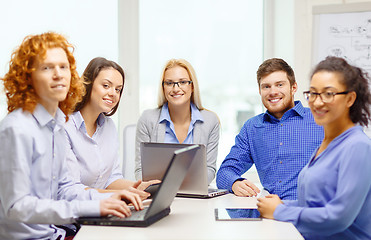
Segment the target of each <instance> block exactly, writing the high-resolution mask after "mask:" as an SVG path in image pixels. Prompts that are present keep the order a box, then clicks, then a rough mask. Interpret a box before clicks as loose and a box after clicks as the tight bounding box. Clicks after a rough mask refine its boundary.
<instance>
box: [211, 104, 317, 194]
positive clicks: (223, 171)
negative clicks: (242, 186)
mask: <svg viewBox="0 0 371 240" xmlns="http://www.w3.org/2000/svg"><path fill="white" fill-rule="evenodd" d="M323 136H324V133H323V128H322V127H321V126H318V125H317V124H316V123H315V122H314V119H313V116H312V114H311V112H310V109H309V108H304V107H303V105H302V104H301V103H300V102H299V101H296V102H295V107H293V108H291V109H290V110H288V111H287V112H285V113H284V115H283V116H282V118H281V119H280V120H278V119H276V118H275V117H274V116H272V115H271V114H269V112H268V111H267V112H265V113H262V114H260V115H258V116H255V117H253V118H250V119H249V120H247V121H246V123H245V124H244V126H243V127H242V129H241V131H240V133H239V134H238V135H237V136H236V143H235V145H234V146H233V147H232V148H231V151H230V152H229V154H228V155H227V157H226V158H225V159H224V161H223V163H222V164H221V166H220V168H219V170H218V173H217V176H216V183H217V186H218V188H223V189H229V190H230V191H231V192H232V185H233V183H234V182H235V181H236V180H238V179H242V178H241V175H242V174H244V173H245V172H246V171H247V170H249V169H250V167H251V166H252V165H253V164H255V166H256V169H257V172H258V174H259V178H260V182H261V183H262V185H263V187H264V188H266V189H267V190H268V191H269V192H270V193H272V194H277V195H278V196H279V197H280V198H281V199H296V198H297V191H296V188H297V178H298V175H299V173H300V171H301V169H302V168H303V167H304V166H305V165H306V164H307V163H308V161H309V158H310V156H311V154H312V153H313V151H314V150H315V149H316V148H317V147H318V146H319V145H320V143H321V141H322V139H323Z"/></svg>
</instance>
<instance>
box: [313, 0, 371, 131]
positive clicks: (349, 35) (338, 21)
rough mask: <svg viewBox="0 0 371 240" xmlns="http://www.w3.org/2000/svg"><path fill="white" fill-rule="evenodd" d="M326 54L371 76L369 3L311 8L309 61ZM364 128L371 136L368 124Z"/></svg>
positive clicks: (315, 61)
mask: <svg viewBox="0 0 371 240" xmlns="http://www.w3.org/2000/svg"><path fill="white" fill-rule="evenodd" d="M327 56H336V57H342V58H344V59H346V60H347V62H348V63H349V64H351V65H354V66H357V67H359V68H362V69H363V70H364V71H366V72H367V73H368V75H369V76H370V77H371V3H361V4H343V5H327V6H316V7H314V8H313V47H312V65H313V66H315V65H316V64H317V63H319V62H320V61H322V60H324V59H325V58H326V57H327ZM370 84H371V82H370ZM365 132H366V134H367V135H368V136H369V137H371V126H369V128H368V129H365Z"/></svg>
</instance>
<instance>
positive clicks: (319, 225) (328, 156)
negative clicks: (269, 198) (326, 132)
mask: <svg viewBox="0 0 371 240" xmlns="http://www.w3.org/2000/svg"><path fill="white" fill-rule="evenodd" d="M316 152H317V151H316ZM316 152H315V153H316ZM315 153H314V154H313V155H312V157H311V158H310V159H311V160H310V162H309V163H308V165H307V166H305V168H303V170H302V171H301V173H300V175H299V182H298V200H297V201H284V204H281V205H279V206H278V207H277V208H276V210H275V212H274V218H275V219H277V220H280V221H287V222H292V223H293V224H294V225H295V226H296V227H297V229H298V230H299V231H300V232H301V233H302V234H303V235H304V237H305V238H306V239H371V140H370V139H369V138H368V137H367V136H366V135H365V134H364V133H363V131H362V128H361V127H360V126H355V127H353V128H350V129H348V130H347V131H345V132H344V133H342V134H341V135H339V136H338V137H336V138H335V139H334V140H332V142H331V143H330V144H329V145H328V146H327V148H326V149H325V150H324V151H323V152H322V153H320V154H319V155H318V156H317V157H316V158H315V157H314V156H315Z"/></svg>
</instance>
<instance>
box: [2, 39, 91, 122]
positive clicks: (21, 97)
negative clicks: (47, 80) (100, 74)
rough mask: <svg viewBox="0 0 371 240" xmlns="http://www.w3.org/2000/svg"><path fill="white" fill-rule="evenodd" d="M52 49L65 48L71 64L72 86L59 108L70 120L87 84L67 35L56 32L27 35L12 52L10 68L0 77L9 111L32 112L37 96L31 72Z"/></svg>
mask: <svg viewBox="0 0 371 240" xmlns="http://www.w3.org/2000/svg"><path fill="white" fill-rule="evenodd" d="M52 48H62V49H63V50H64V51H65V53H66V55H67V58H68V62H69V63H70V71H71V83H70V89H69V91H68V93H67V96H66V99H65V100H64V101H62V102H60V103H59V108H60V109H61V110H62V111H63V113H64V114H65V115H66V120H68V115H69V114H71V113H72V112H73V109H74V108H75V106H76V103H77V102H79V101H81V99H82V96H83V94H84V86H83V84H82V82H81V79H80V77H79V75H78V73H77V71H76V64H75V58H74V56H73V51H74V48H73V46H72V45H71V44H70V43H69V42H68V41H67V40H66V38H65V37H64V36H62V35H61V34H58V33H54V32H47V33H42V34H39V35H29V36H27V37H25V38H24V40H23V42H22V44H21V45H20V46H19V47H18V48H17V49H16V50H15V51H14V52H13V53H12V56H11V60H10V63H9V71H8V72H7V73H6V74H5V76H4V78H2V79H1V80H3V82H4V90H5V93H6V97H7V99H8V112H12V111H14V110H15V109H18V108H22V109H23V110H24V111H28V112H31V113H33V111H34V110H35V107H36V105H37V98H38V97H37V94H36V92H35V89H34V87H33V85H32V79H31V74H32V72H34V71H35V68H34V63H35V62H36V61H37V60H38V59H44V58H45V56H46V52H47V50H48V49H52Z"/></svg>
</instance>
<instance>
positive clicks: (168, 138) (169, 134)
mask: <svg viewBox="0 0 371 240" xmlns="http://www.w3.org/2000/svg"><path fill="white" fill-rule="evenodd" d="M197 121H199V122H201V123H203V122H204V120H203V118H202V116H201V113H200V111H199V110H198V109H197V107H196V106H195V105H194V104H193V103H191V123H190V124H189V128H188V133H187V137H186V139H185V140H184V141H183V143H184V144H192V143H193V128H194V125H195V123H196V122H197ZM163 122H166V131H165V140H164V142H165V143H179V140H178V138H177V137H176V134H175V129H174V123H173V121H171V118H170V113H169V107H168V105H167V103H165V104H164V105H163V106H162V109H161V115H160V118H159V124H161V123H163Z"/></svg>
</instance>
